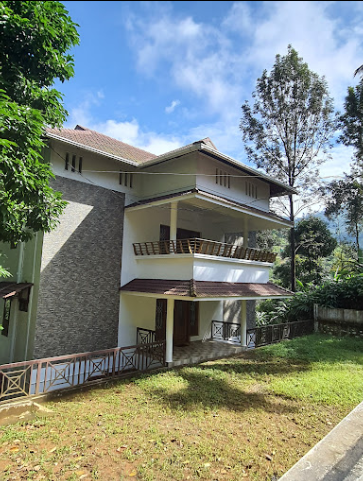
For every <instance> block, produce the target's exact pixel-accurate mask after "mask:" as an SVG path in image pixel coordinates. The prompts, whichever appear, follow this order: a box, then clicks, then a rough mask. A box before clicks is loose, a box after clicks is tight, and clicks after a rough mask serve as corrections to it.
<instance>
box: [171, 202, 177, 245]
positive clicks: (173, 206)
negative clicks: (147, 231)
mask: <svg viewBox="0 0 363 481" xmlns="http://www.w3.org/2000/svg"><path fill="white" fill-rule="evenodd" d="M177 223H178V202H172V203H171V204H170V240H174V241H175V240H176V230H177Z"/></svg>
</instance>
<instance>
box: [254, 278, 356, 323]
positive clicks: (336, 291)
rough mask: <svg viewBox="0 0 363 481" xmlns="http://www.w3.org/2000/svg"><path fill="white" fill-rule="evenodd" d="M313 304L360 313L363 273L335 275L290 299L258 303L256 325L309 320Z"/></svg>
mask: <svg viewBox="0 0 363 481" xmlns="http://www.w3.org/2000/svg"><path fill="white" fill-rule="evenodd" d="M314 304H318V305H320V306H322V307H330V308H338V309H354V310H363V274H357V275H351V276H346V277H343V276H338V277H337V278H336V279H334V280H327V281H326V282H325V283H324V284H323V285H321V286H319V287H312V288H311V289H304V290H303V291H300V292H297V293H296V294H295V295H294V296H293V297H291V298H289V299H284V300H283V301H282V300H269V301H264V302H262V303H259V304H258V306H257V308H256V310H257V325H266V324H279V323H283V322H293V321H301V320H307V319H312V318H313V317H314Z"/></svg>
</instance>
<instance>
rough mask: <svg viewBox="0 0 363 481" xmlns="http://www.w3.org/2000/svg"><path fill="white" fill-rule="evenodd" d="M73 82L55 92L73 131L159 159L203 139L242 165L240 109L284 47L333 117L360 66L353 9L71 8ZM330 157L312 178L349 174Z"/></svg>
mask: <svg viewBox="0 0 363 481" xmlns="http://www.w3.org/2000/svg"><path fill="white" fill-rule="evenodd" d="M62 3H64V5H65V6H66V8H67V10H68V11H69V14H70V16H71V18H72V20H73V21H75V22H76V23H78V24H79V33H80V39H81V44H80V46H78V47H76V48H75V49H74V51H73V52H72V53H73V54H74V56H75V76H74V77H73V78H72V79H71V80H70V81H68V82H66V83H65V84H62V85H60V86H59V89H60V90H61V92H62V93H63V94H64V103H65V106H66V108H67V110H68V112H69V117H68V120H67V123H66V125H65V126H66V127H68V128H74V126H75V125H76V124H80V125H83V126H85V127H88V128H91V129H95V130H98V131H99V132H103V133H105V134H107V135H110V136H112V137H115V138H117V139H119V140H122V141H123V142H126V143H129V144H131V145H134V146H137V147H140V148H143V149H145V150H148V151H150V152H153V153H155V154H161V153H164V152H167V151H169V150H172V149H175V148H177V147H179V146H182V145H185V144H188V143H190V142H194V141H196V140H199V139H202V138H204V137H210V138H211V139H212V141H213V142H214V144H215V145H216V146H217V148H218V149H219V150H220V151H221V152H223V153H225V154H227V155H230V156H231V157H233V158H235V159H237V160H240V161H242V162H246V158H245V152H244V147H243V143H242V138H241V132H240V130H239V122H240V118H241V105H242V104H243V103H244V101H245V100H249V101H251V98H252V92H253V90H254V88H255V85H256V80H257V78H258V77H259V76H260V75H261V73H262V72H263V70H264V69H267V70H268V71H269V70H270V69H271V67H272V66H273V64H274V63H275V56H276V55H277V54H280V55H285V54H286V53H287V46H288V45H289V44H291V45H292V47H293V48H294V49H295V50H297V51H298V53H299V55H300V56H301V57H302V58H303V60H304V61H305V62H307V64H308V65H309V68H310V69H311V70H312V71H314V72H316V73H317V74H319V75H320V76H325V78H326V80H327V82H328V86H329V91H330V95H331V96H332V97H333V98H334V103H335V108H336V110H341V109H342V106H343V102H344V97H345V96H346V93H347V88H348V86H355V85H357V84H358V82H359V79H358V78H354V76H353V73H354V71H355V69H356V68H357V67H358V66H359V65H361V64H363V2H359V1H357V2H351V1H344V2H343V1H342V2H340V1H338V2H334V1H327V2H319V1H313V2H310V1H293V2H292V1H276V2H275V1H268V2H260V1H253V2H228V1H223V2H219V1H213V2H208V1H177V2H168V1H163V2H157V1H155V2H154V1H152V2H134V1H132V2H128V1H71V2H62ZM350 156H351V151H350V150H349V149H347V148H346V147H341V146H337V147H336V148H335V149H334V156H333V160H332V161H331V162H330V163H329V165H327V164H325V165H324V167H323V168H322V175H325V176H327V177H328V176H333V175H335V176H339V175H341V174H342V173H343V172H344V171H348V164H349V162H350Z"/></svg>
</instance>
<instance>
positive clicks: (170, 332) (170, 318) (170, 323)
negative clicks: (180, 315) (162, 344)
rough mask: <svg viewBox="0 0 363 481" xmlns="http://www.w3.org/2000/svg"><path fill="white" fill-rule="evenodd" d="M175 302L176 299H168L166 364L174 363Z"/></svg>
mask: <svg viewBox="0 0 363 481" xmlns="http://www.w3.org/2000/svg"><path fill="white" fill-rule="evenodd" d="M174 302H175V301H174V299H168V304H167V308H166V353H165V361H166V362H172V361H173V336H174Z"/></svg>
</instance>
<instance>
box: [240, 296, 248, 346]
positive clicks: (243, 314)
mask: <svg viewBox="0 0 363 481" xmlns="http://www.w3.org/2000/svg"><path fill="white" fill-rule="evenodd" d="M241 344H242V346H244V347H246V346H247V301H241Z"/></svg>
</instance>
